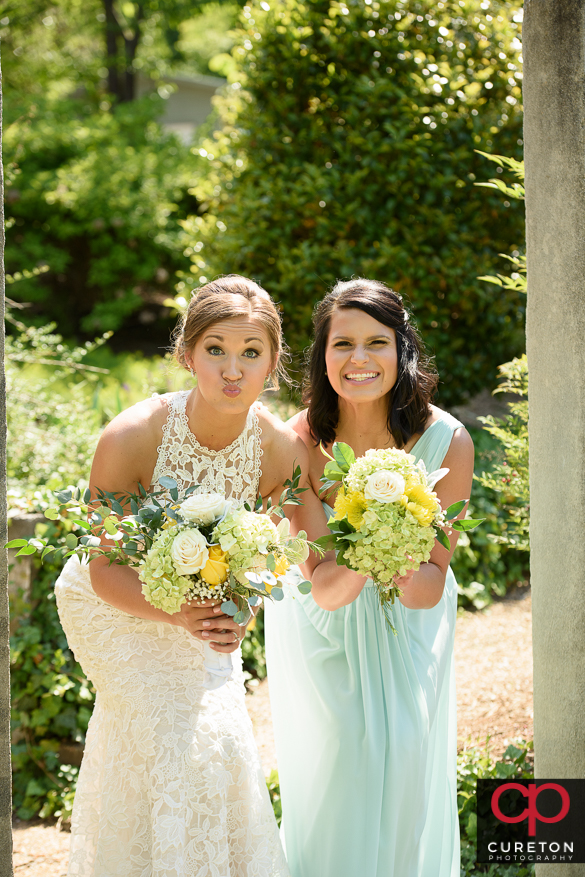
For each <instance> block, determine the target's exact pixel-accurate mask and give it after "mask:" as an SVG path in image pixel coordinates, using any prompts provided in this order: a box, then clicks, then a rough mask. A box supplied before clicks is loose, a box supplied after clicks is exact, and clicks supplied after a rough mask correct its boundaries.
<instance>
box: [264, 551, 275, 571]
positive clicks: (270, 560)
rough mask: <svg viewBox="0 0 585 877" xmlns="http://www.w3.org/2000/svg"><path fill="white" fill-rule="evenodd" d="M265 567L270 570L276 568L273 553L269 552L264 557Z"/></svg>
mask: <svg viewBox="0 0 585 877" xmlns="http://www.w3.org/2000/svg"><path fill="white" fill-rule="evenodd" d="M266 568H267V569H269V570H270V572H274V570H275V569H276V560H275V559H274V554H269V555H268V556H267V558H266Z"/></svg>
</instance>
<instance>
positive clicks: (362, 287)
mask: <svg viewBox="0 0 585 877" xmlns="http://www.w3.org/2000/svg"><path fill="white" fill-rule="evenodd" d="M348 308H355V309H356V310H358V311H364V313H366V314H369V316H370V317H373V318H374V320H378V322H379V323H383V324H384V325H385V326H388V328H389V329H394V331H395V332H396V346H397V354H398V377H397V379H396V383H395V384H394V387H393V388H392V391H391V392H390V393H389V394H388V431H389V432H390V433H391V434H392V436H393V438H394V441H395V442H396V446H397V447H399V448H403V447H404V445H405V444H406V443H407V442H408V440H409V439H410V438H411V437H412V436H413V435H415V434H416V433H417V432H422V431H423V430H424V427H425V423H426V421H427V418H428V416H429V414H430V407H429V406H430V403H431V400H432V398H433V395H434V393H435V390H436V388H437V382H438V376H437V373H436V372H435V370H434V367H433V365H432V363H431V362H430V360H429V358H428V356H427V355H426V354H425V352H424V347H423V344H422V341H421V340H420V338H419V336H418V334H417V332H416V330H415V329H414V327H413V326H411V324H410V319H409V315H408V313H407V311H406V310H405V308H404V305H403V303H402V298H401V296H399V295H398V293H396V292H394V291H393V290H392V289H390V287H388V286H386V284H385V283H380V282H379V281H377V280H365V279H364V278H361V277H358V278H356V279H354V280H348V281H346V282H341V281H340V282H339V283H337V284H336V285H335V286H334V287H333V289H332V290H331V292H329V293H328V294H327V295H326V296H325V298H324V299H323V300H322V301H320V302H319V304H318V305H317V307H316V308H315V311H314V313H313V326H314V341H313V344H312V346H311V348H310V350H309V354H308V368H307V375H306V378H305V383H304V393H303V402H304V403H305V404H306V405H308V411H307V419H308V424H309V429H310V431H311V436H312V438H313V439H314V440H315V442H316V443H318V442H323V443H324V444H327V445H328V444H331V442H333V441H334V440H335V434H336V430H337V424H338V419H339V402H338V397H337V393H336V392H335V390H334V389H333V387H332V386H331V384H330V383H329V378H328V377H327V372H326V364H325V351H326V349H327V341H328V338H329V329H330V326H331V317H332V315H333V314H334V313H335V311H337V310H341V309H348Z"/></svg>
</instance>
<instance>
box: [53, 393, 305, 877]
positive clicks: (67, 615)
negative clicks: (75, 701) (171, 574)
mask: <svg viewBox="0 0 585 877" xmlns="http://www.w3.org/2000/svg"><path fill="white" fill-rule="evenodd" d="M187 395H188V393H174V394H169V395H168V396H167V397H166V399H167V400H168V406H169V414H168V418H167V421H166V424H165V427H164V436H163V442H162V445H161V447H160V448H159V451H158V459H157V464H156V468H155V472H154V475H153V484H154V482H155V481H156V480H157V479H158V478H159V477H160V476H161V475H171V476H172V477H173V478H174V479H175V480H176V481H177V482H178V485H179V488H180V489H183V488H185V487H187V486H189V485H190V484H192V483H193V482H197V483H199V484H201V485H202V486H203V489H204V490H206V491H217V492H219V493H225V494H226V495H227V496H228V497H231V498H232V499H235V500H237V501H239V502H245V501H249V502H251V503H253V502H254V500H255V498H256V495H257V491H258V484H259V480H260V457H261V449H260V428H259V424H258V417H257V415H256V413H255V412H254V410H253V409H251V410H250V413H249V415H248V419H247V422H246V426H245V429H244V431H243V432H242V434H241V435H240V436H239V437H238V438H237V439H236V440H235V441H234V442H233V443H232V444H231V445H230V446H229V447H227V448H225V449H224V450H222V451H210V450H208V449H206V448H204V447H202V446H201V445H200V444H199V443H198V442H197V440H196V438H195V437H194V436H193V434H192V433H191V431H190V430H189V425H188V420H187V417H186V414H185V405H186V399H187ZM55 593H56V596H57V605H58V608H59V615H60V618H61V622H62V625H63V628H64V630H65V633H66V634H67V639H68V642H69V645H70V647H71V649H72V650H73V652H74V653H75V656H76V658H77V660H78V661H79V662H80V664H81V666H82V667H83V669H84V671H85V673H86V674H87V676H88V677H89V678H90V679H91V681H92V682H93V684H94V686H95V688H96V690H97V698H96V704H95V710H94V713H93V716H92V719H91V721H90V724H89V729H88V733H87V740H86V745H85V755H84V758H83V764H82V767H81V773H80V777H79V783H78V787H77V794H76V798H75V806H74V811H73V819H72V834H71V851H70V858H69V870H68V877H90V875H91V877H289V872H288V868H287V866H286V862H285V860H284V856H283V852H282V848H281V845H280V841H279V838H278V830H277V826H276V822H275V820H274V816H273V813H272V808H271V805H270V800H269V797H268V793H267V789H266V783H265V780H264V776H263V773H262V768H261V765H260V760H259V757H258V752H257V749H256V745H255V742H254V738H253V734H252V726H251V723H250V719H249V717H248V714H247V712H246V707H245V704H244V685H243V677H242V669H241V654H240V652H239V651H238V652H236V653H234V655H233V658H234V674H233V678H232V680H231V681H229V682H228V683H227V684H225V685H224V686H223V687H222V688H219V689H218V690H216V691H207V690H205V689H204V687H203V679H204V675H205V672H204V667H203V644H202V643H201V642H200V641H199V640H197V639H195V638H194V637H192V636H190V635H189V634H188V633H187V632H186V631H185V630H184V629H183V628H179V627H174V626H173V625H170V624H163V623H160V624H159V623H154V622H150V621H145V620H143V619H140V618H135V617H134V616H132V615H126V614H125V613H124V612H120V611H119V610H118V609H115V608H114V607H112V606H110V605H109V604H107V603H104V602H103V601H102V600H100V598H99V597H98V596H97V595H96V594H95V593H94V591H93V589H92V587H91V582H90V578H89V571H88V568H87V566H85V565H83V564H81V563H80V562H79V561H78V560H77V558H75V557H73V558H71V559H70V560H69V561H68V563H67V565H66V566H65V568H64V570H63V572H62V574H61V576H60V577H59V579H58V581H57V583H56V586H55Z"/></svg>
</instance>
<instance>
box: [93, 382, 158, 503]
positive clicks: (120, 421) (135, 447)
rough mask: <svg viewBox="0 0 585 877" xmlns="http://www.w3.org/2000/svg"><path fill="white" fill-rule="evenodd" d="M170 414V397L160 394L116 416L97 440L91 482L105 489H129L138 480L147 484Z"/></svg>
mask: <svg viewBox="0 0 585 877" xmlns="http://www.w3.org/2000/svg"><path fill="white" fill-rule="evenodd" d="M167 414H168V399H167V398H165V397H164V396H158V397H155V398H153V399H145V400H144V401H142V402H138V403H137V404H136V405H132V406H131V407H130V408H127V409H126V410H125V411H122V412H121V413H120V414H118V415H117V416H116V417H114V419H113V420H112V421H111V422H110V423H109V424H108V425H107V426H106V428H105V429H104V431H103V433H102V435H101V437H100V440H99V442H98V446H97V450H96V453H95V457H94V460H93V466H92V474H91V481H92V483H93V484H96V485H97V486H99V487H102V488H103V489H104V490H114V489H117V490H127V489H130V487H135V485H136V483H137V482H138V481H140V482H141V483H142V484H143V486H144V487H148V486H149V485H150V478H151V476H152V472H153V470H154V466H155V463H156V453H157V449H158V447H159V445H160V442H161V439H162V429H163V425H164V422H165V420H166V417H167Z"/></svg>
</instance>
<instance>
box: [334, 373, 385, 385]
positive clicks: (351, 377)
mask: <svg viewBox="0 0 585 877" xmlns="http://www.w3.org/2000/svg"><path fill="white" fill-rule="evenodd" d="M379 375H380V372H350V374H347V375H344V376H343V377H344V378H345V380H346V381H352V382H353V383H356V384H362V383H364V381H372V380H374V378H377V377H379Z"/></svg>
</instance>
